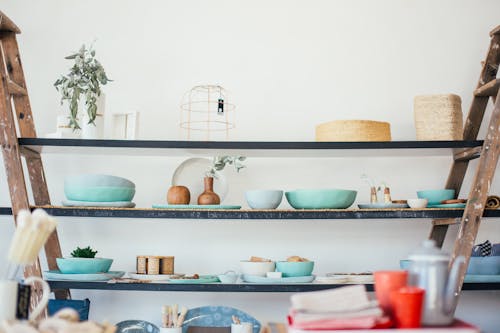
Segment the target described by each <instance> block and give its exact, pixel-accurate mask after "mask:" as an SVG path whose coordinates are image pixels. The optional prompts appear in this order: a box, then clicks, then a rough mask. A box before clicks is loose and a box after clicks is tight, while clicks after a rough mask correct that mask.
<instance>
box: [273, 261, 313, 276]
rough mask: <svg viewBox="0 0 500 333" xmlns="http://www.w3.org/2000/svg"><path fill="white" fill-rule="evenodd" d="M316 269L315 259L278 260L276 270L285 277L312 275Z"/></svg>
mask: <svg viewBox="0 0 500 333" xmlns="http://www.w3.org/2000/svg"><path fill="white" fill-rule="evenodd" d="M313 269H314V261H277V262H276V271H277V272H281V273H282V274H283V277H297V276H310V275H311V273H312V271H313Z"/></svg>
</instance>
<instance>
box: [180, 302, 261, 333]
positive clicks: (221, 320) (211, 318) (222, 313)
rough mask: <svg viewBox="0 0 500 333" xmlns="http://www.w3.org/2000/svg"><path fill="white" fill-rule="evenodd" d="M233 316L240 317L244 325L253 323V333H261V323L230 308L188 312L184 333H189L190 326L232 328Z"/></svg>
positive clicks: (204, 307) (195, 309) (200, 309)
mask: <svg viewBox="0 0 500 333" xmlns="http://www.w3.org/2000/svg"><path fill="white" fill-rule="evenodd" d="M232 316H236V317H238V318H239V319H240V321H241V322H242V323H251V324H252V326H253V333H259V332H260V327H261V324H260V322H259V321H258V320H257V319H255V318H254V317H252V316H250V315H249V314H247V313H245V312H243V311H241V310H238V309H235V308H232V307H229V306H201V307H199V308H193V309H189V310H188V312H187V314H186V318H185V320H184V324H183V325H182V333H187V331H188V327H189V326H202V327H228V328H230V327H231V324H232V323H233V319H232Z"/></svg>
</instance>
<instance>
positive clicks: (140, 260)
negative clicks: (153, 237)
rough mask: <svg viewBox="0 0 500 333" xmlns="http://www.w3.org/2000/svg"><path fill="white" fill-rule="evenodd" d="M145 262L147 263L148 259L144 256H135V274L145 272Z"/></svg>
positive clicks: (146, 271)
mask: <svg viewBox="0 0 500 333" xmlns="http://www.w3.org/2000/svg"><path fill="white" fill-rule="evenodd" d="M147 264H148V259H147V257H146V256H137V262H136V271H137V274H147V273H148V270H147Z"/></svg>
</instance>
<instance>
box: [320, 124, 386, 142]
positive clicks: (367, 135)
mask: <svg viewBox="0 0 500 333" xmlns="http://www.w3.org/2000/svg"><path fill="white" fill-rule="evenodd" d="M316 141H350V142H352V141H391V125H390V124H389V123H386V122H381V121H372V120H334V121H330V122H328V123H323V124H320V125H318V126H316Z"/></svg>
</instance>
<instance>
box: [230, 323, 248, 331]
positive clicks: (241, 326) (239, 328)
mask: <svg viewBox="0 0 500 333" xmlns="http://www.w3.org/2000/svg"><path fill="white" fill-rule="evenodd" d="M252 332H253V324H252V323H241V324H231V333H252Z"/></svg>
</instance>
